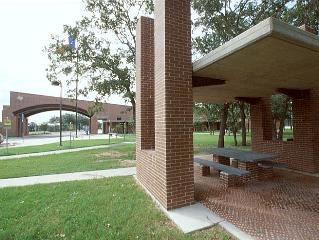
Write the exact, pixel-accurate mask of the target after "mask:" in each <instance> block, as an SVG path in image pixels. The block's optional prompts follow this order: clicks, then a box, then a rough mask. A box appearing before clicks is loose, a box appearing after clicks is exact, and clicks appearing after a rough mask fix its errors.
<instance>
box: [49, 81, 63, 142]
mask: <svg viewBox="0 0 319 240" xmlns="http://www.w3.org/2000/svg"><path fill="white" fill-rule="evenodd" d="M51 84H52V85H53V86H60V147H62V82H61V81H60V82H59V81H52V83H51Z"/></svg>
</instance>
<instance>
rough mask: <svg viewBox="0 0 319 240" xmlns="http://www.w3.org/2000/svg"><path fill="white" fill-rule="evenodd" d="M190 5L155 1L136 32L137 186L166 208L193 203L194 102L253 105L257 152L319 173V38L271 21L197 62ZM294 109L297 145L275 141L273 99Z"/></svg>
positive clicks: (187, 0) (183, 0)
mask: <svg viewBox="0 0 319 240" xmlns="http://www.w3.org/2000/svg"><path fill="white" fill-rule="evenodd" d="M190 9H191V8H190V0H155V17H154V19H151V18H147V17H141V19H140V20H139V23H138V28H137V53H136V76H137V91H136V93H137V109H136V124H137V125H136V134H137V139H136V144H137V147H136V156H137V178H138V180H139V182H140V183H141V184H142V185H143V186H144V187H145V188H146V189H147V190H148V191H149V192H150V193H151V194H152V195H153V196H154V197H155V198H156V199H157V200H158V201H159V202H160V204H161V205H162V206H163V207H164V208H166V209H175V208H180V207H183V206H187V205H191V204H193V203H194V163H193V127H192V120H193V117H192V116H193V112H192V104H193V101H197V102H208V103H224V102H229V101H233V100H236V99H240V100H243V101H245V102H247V103H250V105H251V134H252V136H251V137H252V140H251V142H252V150H253V151H258V152H267V153H273V154H275V155H276V156H278V158H277V159H276V161H277V162H279V163H283V164H286V165H287V166H288V168H290V169H295V170H299V171H304V172H308V173H315V172H318V171H319V147H318V145H317V143H318V140H319V139H318V138H319V124H318V123H319V111H317V110H318V106H319V78H318V72H319V64H318V62H319V37H318V36H316V35H315V34H313V33H312V32H309V31H306V30H309V29H306V28H305V29H300V28H297V27H293V26H290V25H288V24H286V23H283V22H281V21H279V20H276V19H273V18H268V19H266V20H264V21H262V22H261V23H259V24H258V25H256V26H254V27H252V28H251V29H249V30H247V31H246V32H244V33H242V34H240V35H239V36H237V37H236V38H234V39H232V40H231V41H229V42H227V43H226V44H224V45H223V46H221V47H219V48H217V49H215V50H213V51H212V52H210V53H209V54H207V55H206V56H204V57H203V58H201V59H199V60H198V61H196V62H194V63H192V53H191V10H190ZM277 93H284V94H286V95H288V96H290V97H291V98H292V102H293V126H294V139H293V141H289V142H284V141H274V140H272V115H271V101H270V97H271V96H272V95H273V94H277Z"/></svg>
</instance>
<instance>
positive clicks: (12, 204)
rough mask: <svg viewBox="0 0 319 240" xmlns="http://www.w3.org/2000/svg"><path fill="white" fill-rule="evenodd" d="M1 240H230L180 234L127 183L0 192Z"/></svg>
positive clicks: (215, 234)
mask: <svg viewBox="0 0 319 240" xmlns="http://www.w3.org/2000/svg"><path fill="white" fill-rule="evenodd" d="M0 239H1V240H11V239H19V240H29V239H30V240H31V239H32V240H37V239H78V240H81V239H83V240H97V239H116V240H120V239H125V240H126V239H174V240H175V239H207V240H208V239H230V236H229V235H227V234H226V233H225V232H224V231H223V230H222V229H221V228H220V227H213V228H211V229H208V230H205V231H200V232H196V233H193V234H187V235H185V234H183V233H182V232H181V231H179V230H178V229H177V228H176V227H175V226H174V225H173V223H172V222H170V221H169V220H168V219H167V218H166V217H165V215H164V214H163V213H161V212H160V211H159V210H158V209H157V208H156V207H155V206H154V203H153V202H152V200H151V199H150V197H149V196H147V195H146V194H145V193H144V192H143V191H142V189H141V188H140V187H139V186H137V185H136V183H135V181H134V179H133V178H132V177H115V178H110V179H102V180H87V181H74V182H67V183H58V184H44V185H35V186H28V187H18V188H5V189H0Z"/></svg>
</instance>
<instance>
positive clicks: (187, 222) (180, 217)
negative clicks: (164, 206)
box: [165, 203, 223, 233]
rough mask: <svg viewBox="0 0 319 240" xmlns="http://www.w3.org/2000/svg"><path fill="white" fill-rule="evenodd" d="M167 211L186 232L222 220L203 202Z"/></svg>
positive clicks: (204, 227) (207, 226)
mask: <svg viewBox="0 0 319 240" xmlns="http://www.w3.org/2000/svg"><path fill="white" fill-rule="evenodd" d="M165 211H166V214H167V215H168V216H169V218H170V219H171V220H172V221H173V222H174V223H175V224H176V225H177V226H178V227H179V228H180V229H181V230H182V231H183V232H184V233H191V232H194V231H198V230H202V229H206V228H209V227H212V226H214V225H216V224H218V223H220V222H221V221H223V219H222V218H220V217H219V216H218V215H216V214H214V213H213V212H211V211H210V210H209V209H208V208H206V207H205V206H204V205H203V204H201V203H196V204H194V205H191V206H187V207H182V208H178V209H174V210H171V211H167V210H165Z"/></svg>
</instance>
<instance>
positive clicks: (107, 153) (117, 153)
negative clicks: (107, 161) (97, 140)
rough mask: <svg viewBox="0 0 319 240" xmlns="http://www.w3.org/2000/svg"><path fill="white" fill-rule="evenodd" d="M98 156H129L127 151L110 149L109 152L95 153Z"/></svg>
mask: <svg viewBox="0 0 319 240" xmlns="http://www.w3.org/2000/svg"><path fill="white" fill-rule="evenodd" d="M95 156H96V157H110V158H120V157H125V156H127V154H126V153H121V152H117V151H108V152H102V153H98V154H95Z"/></svg>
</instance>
